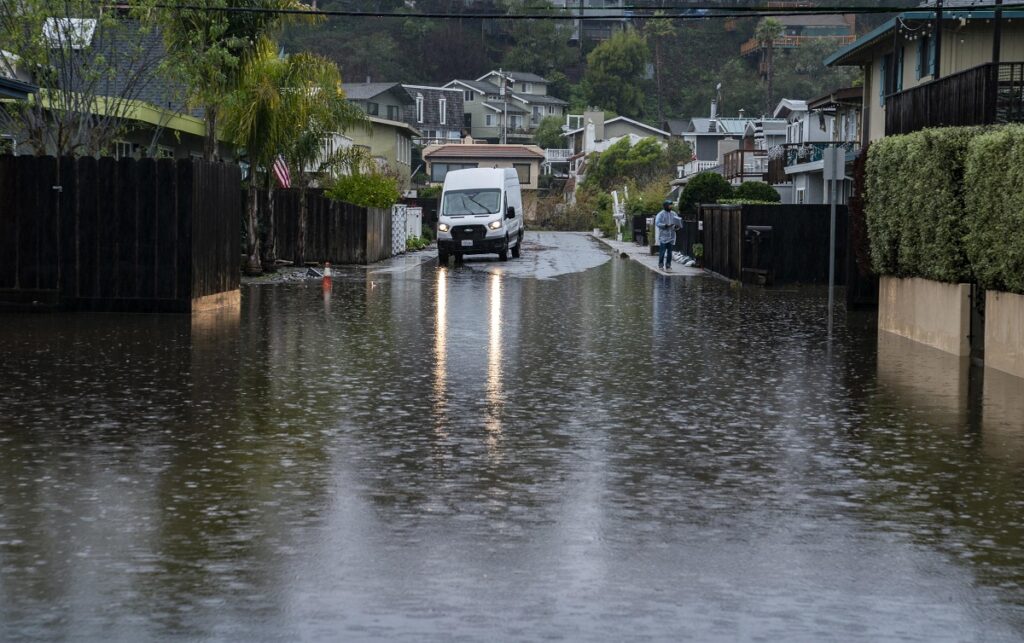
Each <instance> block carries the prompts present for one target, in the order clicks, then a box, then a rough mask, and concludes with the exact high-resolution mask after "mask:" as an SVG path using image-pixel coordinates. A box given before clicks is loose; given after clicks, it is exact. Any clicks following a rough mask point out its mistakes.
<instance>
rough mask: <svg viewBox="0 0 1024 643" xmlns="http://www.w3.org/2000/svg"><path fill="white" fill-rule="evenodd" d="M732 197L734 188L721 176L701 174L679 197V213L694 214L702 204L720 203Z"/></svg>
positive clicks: (692, 180) (710, 173) (691, 181)
mask: <svg viewBox="0 0 1024 643" xmlns="http://www.w3.org/2000/svg"><path fill="white" fill-rule="evenodd" d="M730 197H732V186H731V185H729V182H728V181H726V180H725V179H724V178H723V177H722V175H721V174H716V173H714V172H701V173H700V174H698V175H697V176H695V177H693V178H692V179H690V182H689V183H687V184H686V187H685V188H683V193H682V194H681V195H680V196H679V211H680V212H686V213H692V212H696V211H697V206H698V205H699V204H701V203H718V200H719V199H728V198H730Z"/></svg>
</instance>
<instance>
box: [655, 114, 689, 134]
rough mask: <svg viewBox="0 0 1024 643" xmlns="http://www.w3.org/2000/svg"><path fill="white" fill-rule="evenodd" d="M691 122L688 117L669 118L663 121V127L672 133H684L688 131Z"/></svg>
mask: <svg viewBox="0 0 1024 643" xmlns="http://www.w3.org/2000/svg"><path fill="white" fill-rule="evenodd" d="M689 124H690V119H688V118H669V119H666V120H665V122H664V123H662V125H661V128H662V129H663V130H665V131H667V132H670V133H672V134H676V135H678V134H683V133H684V132H686V126H687V125H689Z"/></svg>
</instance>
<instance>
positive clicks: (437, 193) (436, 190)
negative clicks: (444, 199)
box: [416, 185, 441, 199]
mask: <svg viewBox="0 0 1024 643" xmlns="http://www.w3.org/2000/svg"><path fill="white" fill-rule="evenodd" d="M416 198H418V199H439V198H441V186H440V185H425V186H423V187H421V188H419V189H418V190H416Z"/></svg>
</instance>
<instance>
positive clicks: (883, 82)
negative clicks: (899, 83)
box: [878, 54, 892, 107]
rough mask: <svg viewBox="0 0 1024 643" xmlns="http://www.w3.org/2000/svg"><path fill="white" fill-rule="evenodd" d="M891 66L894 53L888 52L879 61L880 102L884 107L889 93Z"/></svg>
mask: <svg viewBox="0 0 1024 643" xmlns="http://www.w3.org/2000/svg"><path fill="white" fill-rule="evenodd" d="M890 67H892V55H891V54H886V55H884V56H882V60H881V62H879V63H878V71H879V74H878V104H879V105H880V106H882V107H885V95H886V94H887V93H888V91H887V90H888V88H889V68H890Z"/></svg>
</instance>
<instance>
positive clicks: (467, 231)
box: [452, 225, 487, 241]
mask: <svg viewBox="0 0 1024 643" xmlns="http://www.w3.org/2000/svg"><path fill="white" fill-rule="evenodd" d="M486 236H487V228H485V227H484V226H482V225H457V226H455V227H453V228H452V239H455V240H456V241H462V240H463V239H472V240H473V241H482V240H483V239H484V237H486Z"/></svg>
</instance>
